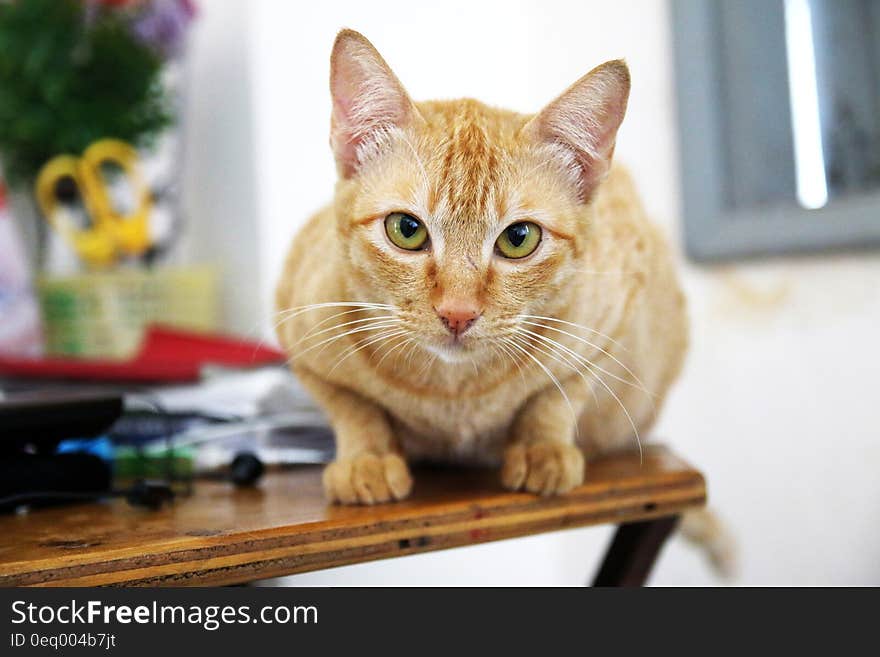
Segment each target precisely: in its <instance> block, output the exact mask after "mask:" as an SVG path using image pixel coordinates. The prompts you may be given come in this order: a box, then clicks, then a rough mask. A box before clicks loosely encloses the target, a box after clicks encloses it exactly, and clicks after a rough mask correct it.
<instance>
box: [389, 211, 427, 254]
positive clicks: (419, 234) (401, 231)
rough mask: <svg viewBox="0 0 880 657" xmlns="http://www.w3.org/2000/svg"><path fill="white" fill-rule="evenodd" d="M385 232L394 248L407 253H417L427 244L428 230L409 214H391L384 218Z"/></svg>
mask: <svg viewBox="0 0 880 657" xmlns="http://www.w3.org/2000/svg"><path fill="white" fill-rule="evenodd" d="M385 232H386V233H388V239H390V240H391V242H392V243H393V244H394V245H395V246H399V247H400V248H401V249H406V250H407V251H418V250H419V249H421V248H423V247H424V246H425V244H427V242H428V229H427V228H425V225H424V224H423V223H422V222H421V221H419V220H418V219H416V218H415V217H413V216H412V215H410V214H404V213H403V212H392V213H391V214H389V215H388V216H387V217H385Z"/></svg>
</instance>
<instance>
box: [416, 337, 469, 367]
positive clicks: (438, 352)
mask: <svg viewBox="0 0 880 657" xmlns="http://www.w3.org/2000/svg"><path fill="white" fill-rule="evenodd" d="M424 347H425V349H426V350H427V351H429V352H431V353H432V354H434V355H435V356H437V357H438V358H439V359H440V360H441V361H442V362H444V363H450V364H452V363H470V362H471V360H472V357H473V353H472V352H471V350H470V349H468V348H467V347H466V346H465V345H464V344H462V343H461V342H447V343H445V344H426V345H424Z"/></svg>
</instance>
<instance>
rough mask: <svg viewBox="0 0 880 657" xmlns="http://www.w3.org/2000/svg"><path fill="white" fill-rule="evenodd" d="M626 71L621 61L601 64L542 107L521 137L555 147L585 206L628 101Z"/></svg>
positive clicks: (606, 160)
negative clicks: (567, 167)
mask: <svg viewBox="0 0 880 657" xmlns="http://www.w3.org/2000/svg"><path fill="white" fill-rule="evenodd" d="M629 89H630V79H629V69H628V68H627V66H626V64H625V63H624V62H623V60H614V61H610V62H605V63H604V64H602V65H601V66H597V67H596V68H594V69H593V70H592V71H590V72H589V73H587V74H586V75H585V76H584V77H582V78H581V79H580V80H578V81H577V82H575V83H574V84H573V85H571V87H569V88H568V90H567V91H565V92H564V93H563V94H562V95H561V96H559V97H558V98H557V99H556V100H554V101H553V102H552V103H550V104H549V105H548V106H547V107H545V108H544V109H543V110H542V111H541V112H539V113H538V115H537V116H535V117H534V118H533V119H532V120H531V121H530V122H529V123H528V124H526V126H525V128H524V131H525V133H526V134H527V135H530V136H531V137H532V138H533V139H536V140H538V141H542V142H545V143H548V144H552V145H554V146H556V147H558V152H560V154H562V155H564V156H565V157H564V159H565V161H566V164H569V165H570V168H571V169H572V173H573V174H574V175H575V177H576V179H577V185H578V188H579V192H580V196H581V198H582V199H583V200H587V199H589V198H590V196H591V195H592V193H593V191H594V190H595V188H596V186H597V185H598V184H599V182H600V181H601V180H602V179H603V178H604V177H605V175H606V174H607V173H608V170H609V168H610V167H611V158H612V157H613V155H614V144H615V140H616V138H617V129H618V128H619V127H620V124H621V122H622V121H623V116H624V114H626V104H627V101H628V99H629Z"/></svg>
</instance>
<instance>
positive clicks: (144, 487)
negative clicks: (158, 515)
mask: <svg viewBox="0 0 880 657" xmlns="http://www.w3.org/2000/svg"><path fill="white" fill-rule="evenodd" d="M113 494H114V495H124V496H125V499H127V500H128V503H129V504H131V505H132V506H144V507H147V508H148V509H158V508H160V507H161V506H162V505H163V504H165V503H166V502H170V501H171V500H173V499H174V491H173V490H172V488H171V486H170V485H169V484H167V483H166V482H164V481H153V480H151V479H139V480H138V481H136V482H135V483H134V485H133V486H132V487H131V488H129V489H127V490H122V491H114V493H113Z"/></svg>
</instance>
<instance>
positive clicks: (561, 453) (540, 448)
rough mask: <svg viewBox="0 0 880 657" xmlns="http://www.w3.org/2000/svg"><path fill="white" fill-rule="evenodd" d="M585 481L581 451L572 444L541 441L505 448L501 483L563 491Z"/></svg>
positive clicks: (547, 492) (533, 489)
mask: <svg viewBox="0 0 880 657" xmlns="http://www.w3.org/2000/svg"><path fill="white" fill-rule="evenodd" d="M583 481H584V455H583V453H581V450H579V449H578V448H577V447H575V446H574V445H567V444H565V443H560V442H553V441H549V440H547V441H541V442H536V443H532V444H530V445H513V446H511V447H508V448H507V451H505V452H504V465H503V466H502V468H501V483H502V484H503V485H504V487H505V488H509V489H510V490H523V489H525V490H527V491H529V492H531V493H537V494H539V495H557V494H559V493H566V492H568V491H570V490H571V489H572V488H574V487H575V486H578V485H580V484H582V483H583Z"/></svg>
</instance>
